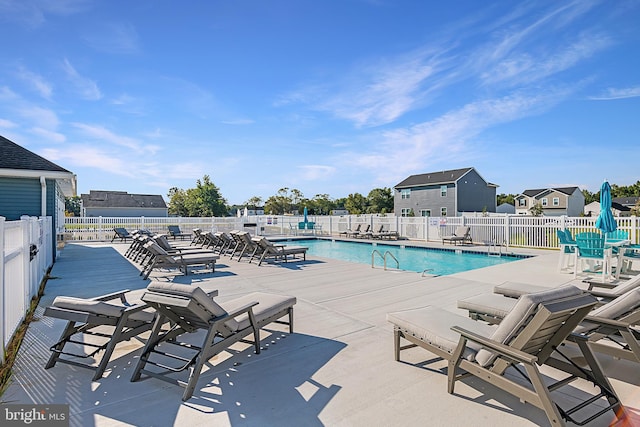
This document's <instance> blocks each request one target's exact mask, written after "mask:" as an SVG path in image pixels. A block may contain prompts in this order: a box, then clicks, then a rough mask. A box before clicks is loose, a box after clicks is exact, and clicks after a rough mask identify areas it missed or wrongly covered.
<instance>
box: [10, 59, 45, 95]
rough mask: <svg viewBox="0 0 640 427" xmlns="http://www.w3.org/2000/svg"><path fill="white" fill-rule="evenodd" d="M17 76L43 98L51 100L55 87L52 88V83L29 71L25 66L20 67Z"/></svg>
mask: <svg viewBox="0 0 640 427" xmlns="http://www.w3.org/2000/svg"><path fill="white" fill-rule="evenodd" d="M16 75H17V76H18V78H20V79H21V80H23V81H25V82H26V83H27V84H28V85H29V87H30V88H31V89H33V90H35V91H36V92H37V93H38V94H39V95H40V96H41V97H43V98H45V99H51V95H53V87H52V86H51V83H49V82H48V81H46V80H45V78H44V77H42V76H41V75H39V74H36V73H34V72H32V71H29V70H27V69H26V68H25V67H23V66H20V67H18V70H17V72H16Z"/></svg>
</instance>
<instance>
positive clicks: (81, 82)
mask: <svg viewBox="0 0 640 427" xmlns="http://www.w3.org/2000/svg"><path fill="white" fill-rule="evenodd" d="M62 68H63V70H64V71H65V73H66V74H67V78H68V79H69V81H70V82H71V84H72V85H73V87H74V88H75V90H76V92H78V94H79V95H80V96H81V97H82V98H84V99H87V100H90V101H97V100H99V99H101V98H102V92H101V91H100V88H99V87H98V84H97V83H96V82H94V81H93V80H91V79H89V78H87V77H83V76H81V75H80V74H79V73H78V72H77V71H76V69H75V68H74V67H73V65H71V63H70V62H69V60H68V59H66V58H65V60H64V61H63V64H62Z"/></svg>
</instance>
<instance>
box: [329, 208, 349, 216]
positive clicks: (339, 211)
mask: <svg viewBox="0 0 640 427" xmlns="http://www.w3.org/2000/svg"><path fill="white" fill-rule="evenodd" d="M331 215H349V211H348V210H347V209H344V208H338V209H334V210H332V211H331Z"/></svg>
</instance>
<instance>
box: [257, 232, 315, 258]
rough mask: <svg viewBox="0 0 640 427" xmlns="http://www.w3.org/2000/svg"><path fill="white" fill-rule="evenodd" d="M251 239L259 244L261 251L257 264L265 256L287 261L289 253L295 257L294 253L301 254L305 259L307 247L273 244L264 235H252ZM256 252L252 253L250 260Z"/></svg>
mask: <svg viewBox="0 0 640 427" xmlns="http://www.w3.org/2000/svg"><path fill="white" fill-rule="evenodd" d="M253 241H254V242H255V243H256V244H257V245H258V246H259V248H260V250H261V251H262V253H261V254H260V260H259V261H258V265H262V261H264V260H265V259H267V258H273V259H274V260H276V261H277V260H278V259H284V262H287V261H288V256H289V255H291V256H293V257H294V258H295V256H296V255H300V254H302V257H303V259H304V260H305V261H306V259H307V251H308V250H309V248H307V247H304V246H287V245H274V244H273V243H272V242H271V241H269V240H267V239H266V238H264V237H254V238H253ZM255 255H257V253H254V254H252V256H251V259H250V260H249V262H251V261H252V260H253V258H254V256H255Z"/></svg>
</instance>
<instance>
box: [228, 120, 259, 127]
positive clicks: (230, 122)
mask: <svg viewBox="0 0 640 427" xmlns="http://www.w3.org/2000/svg"><path fill="white" fill-rule="evenodd" d="M220 123H222V124H224V125H234V126H242V125H252V124H254V123H255V121H254V120H251V119H233V120H223V121H221V122H220Z"/></svg>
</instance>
